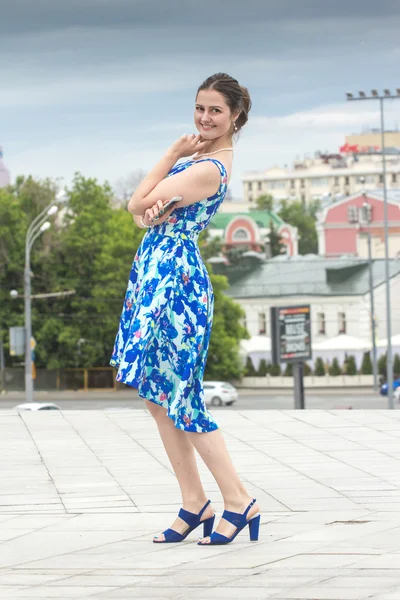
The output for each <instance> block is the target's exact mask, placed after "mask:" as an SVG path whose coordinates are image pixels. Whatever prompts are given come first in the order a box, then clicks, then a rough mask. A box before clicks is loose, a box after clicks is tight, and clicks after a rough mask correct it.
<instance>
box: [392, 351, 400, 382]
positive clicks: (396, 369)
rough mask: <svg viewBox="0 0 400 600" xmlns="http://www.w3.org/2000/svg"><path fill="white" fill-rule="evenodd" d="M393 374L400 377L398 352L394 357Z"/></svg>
mask: <svg viewBox="0 0 400 600" xmlns="http://www.w3.org/2000/svg"><path fill="white" fill-rule="evenodd" d="M393 375H394V377H395V378H397V377H400V356H399V355H398V354H395V355H394V357H393Z"/></svg>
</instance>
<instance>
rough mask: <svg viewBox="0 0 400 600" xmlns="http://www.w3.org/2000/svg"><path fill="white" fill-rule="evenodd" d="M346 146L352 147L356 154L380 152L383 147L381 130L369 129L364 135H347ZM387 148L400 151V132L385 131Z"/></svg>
mask: <svg viewBox="0 0 400 600" xmlns="http://www.w3.org/2000/svg"><path fill="white" fill-rule="evenodd" d="M346 145H348V146H351V147H352V148H353V151H354V150H355V151H356V152H368V151H371V150H380V149H381V146H382V136H381V132H380V129H367V130H366V131H363V132H362V133H353V134H351V135H346ZM385 148H387V149H391V150H395V149H396V150H399V149H400V131H385Z"/></svg>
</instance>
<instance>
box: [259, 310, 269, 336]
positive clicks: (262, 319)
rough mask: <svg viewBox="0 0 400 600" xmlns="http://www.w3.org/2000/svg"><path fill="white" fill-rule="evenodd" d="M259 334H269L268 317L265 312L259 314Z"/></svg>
mask: <svg viewBox="0 0 400 600" xmlns="http://www.w3.org/2000/svg"><path fill="white" fill-rule="evenodd" d="M258 333H259V334H260V335H263V334H266V333H267V316H266V314H265V312H260V313H259V314H258Z"/></svg>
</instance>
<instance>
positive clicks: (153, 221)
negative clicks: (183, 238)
mask: <svg viewBox="0 0 400 600" xmlns="http://www.w3.org/2000/svg"><path fill="white" fill-rule="evenodd" d="M178 205H179V203H176V204H173V205H172V206H170V207H169V208H167V210H164V204H163V201H162V200H157V202H156V204H154V205H153V206H152V207H151V208H148V209H147V210H146V212H145V213H144V216H143V223H144V224H145V225H160V224H161V223H164V221H166V220H167V219H168V218H169V216H170V215H171V213H172V212H173V211H174V210H175V209H176V208H177V207H178Z"/></svg>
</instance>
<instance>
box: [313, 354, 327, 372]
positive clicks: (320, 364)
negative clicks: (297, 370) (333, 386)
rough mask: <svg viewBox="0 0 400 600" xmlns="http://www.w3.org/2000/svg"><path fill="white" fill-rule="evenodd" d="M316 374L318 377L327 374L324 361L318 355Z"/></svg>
mask: <svg viewBox="0 0 400 600" xmlns="http://www.w3.org/2000/svg"><path fill="white" fill-rule="evenodd" d="M314 375H316V376H317V377H323V376H324V375H325V365H324V361H323V360H322V358H321V357H320V356H318V358H317V359H316V361H315V366H314Z"/></svg>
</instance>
